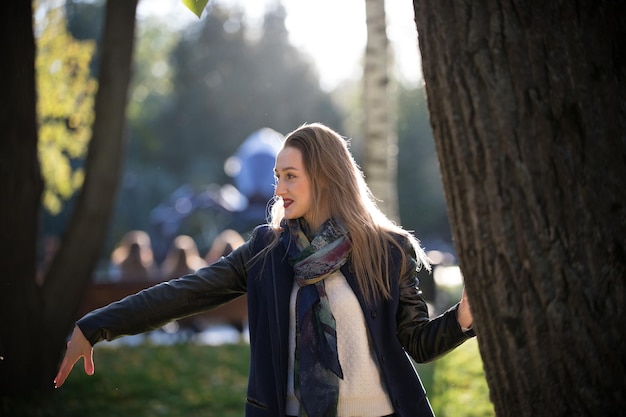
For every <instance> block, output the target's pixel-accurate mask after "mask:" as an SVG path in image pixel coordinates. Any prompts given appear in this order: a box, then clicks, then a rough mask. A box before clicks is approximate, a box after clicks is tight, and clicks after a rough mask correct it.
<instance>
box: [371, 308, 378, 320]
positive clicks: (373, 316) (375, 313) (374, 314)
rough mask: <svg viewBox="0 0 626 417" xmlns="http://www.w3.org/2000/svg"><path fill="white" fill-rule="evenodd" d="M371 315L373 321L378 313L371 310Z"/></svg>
mask: <svg viewBox="0 0 626 417" xmlns="http://www.w3.org/2000/svg"><path fill="white" fill-rule="evenodd" d="M371 315H372V318H374V319H375V318H376V316H378V312H377V311H376V310H372V313H371Z"/></svg>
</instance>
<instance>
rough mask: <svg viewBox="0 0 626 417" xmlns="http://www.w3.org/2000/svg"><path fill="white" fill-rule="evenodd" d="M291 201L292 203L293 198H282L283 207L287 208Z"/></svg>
mask: <svg viewBox="0 0 626 417" xmlns="http://www.w3.org/2000/svg"><path fill="white" fill-rule="evenodd" d="M291 203H293V200H290V199H283V207H284V208H287V207H289V206H290V205H291Z"/></svg>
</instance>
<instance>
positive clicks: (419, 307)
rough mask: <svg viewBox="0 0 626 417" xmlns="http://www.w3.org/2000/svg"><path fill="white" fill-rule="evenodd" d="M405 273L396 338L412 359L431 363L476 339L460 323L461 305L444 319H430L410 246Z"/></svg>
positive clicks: (401, 281) (446, 313)
mask: <svg viewBox="0 0 626 417" xmlns="http://www.w3.org/2000/svg"><path fill="white" fill-rule="evenodd" d="M406 246H407V249H405V253H406V265H405V268H404V270H405V272H404V273H403V275H402V276H401V277H400V280H399V287H400V295H399V303H398V310H397V313H396V320H397V323H398V325H397V330H396V334H397V336H398V339H399V340H400V343H401V344H402V346H403V347H404V349H405V350H406V351H407V352H408V353H409V355H410V356H411V357H412V358H413V359H414V360H415V361H416V362H418V363H423V362H429V361H432V360H434V359H437V358H438V357H440V356H441V355H443V354H445V353H447V352H449V351H451V350H452V349H454V348H456V347H457V346H459V345H460V344H462V343H463V342H464V341H466V340H467V339H469V338H470V337H472V336H474V335H475V334H474V332H473V331H468V332H463V331H462V330H461V326H460V325H459V323H458V321H457V308H458V304H456V305H454V306H453V307H451V308H450V309H449V310H448V311H446V312H444V313H443V314H441V315H440V316H437V317H434V318H430V317H429V315H428V307H427V305H426V300H424V298H423V297H422V292H421V290H420V289H419V281H418V279H417V261H416V255H415V250H414V249H413V247H412V246H410V245H408V244H407V245H406Z"/></svg>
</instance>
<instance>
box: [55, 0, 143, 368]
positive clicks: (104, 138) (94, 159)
mask: <svg viewBox="0 0 626 417" xmlns="http://www.w3.org/2000/svg"><path fill="white" fill-rule="evenodd" d="M137 1H138V0H107V6H106V19H105V23H104V29H103V36H102V56H101V58H100V71H99V76H98V92H97V94H96V99H95V104H94V107H95V120H94V125H93V135H92V138H91V141H90V143H89V151H88V154H87V160H86V164H85V169H86V171H85V184H84V186H83V188H82V190H81V193H80V196H79V198H78V201H77V203H76V207H75V209H74V210H75V211H74V213H73V214H72V218H71V221H70V224H69V226H68V229H67V232H66V234H65V236H64V237H63V240H62V244H61V251H60V252H59V253H58V254H57V256H56V257H55V259H54V262H53V263H52V265H51V266H50V270H49V272H48V274H47V275H46V279H45V284H44V319H45V329H46V335H47V340H48V341H49V343H50V345H49V347H48V351H47V352H46V353H45V354H46V355H47V356H46V359H47V361H46V363H45V366H46V372H45V374H46V376H47V375H54V373H55V372H56V368H57V366H58V360H59V359H60V357H61V356H62V355H61V353H62V352H63V349H64V347H65V337H66V335H67V334H68V333H69V332H70V331H71V329H72V327H73V325H74V321H75V319H76V313H77V311H78V308H79V307H80V303H81V301H82V298H83V295H84V293H85V290H86V288H87V285H88V284H89V282H90V280H91V273H92V271H93V269H94V267H95V265H96V262H97V260H98V257H99V256H100V251H101V248H102V244H103V242H104V239H105V235H106V231H107V228H108V225H109V220H110V217H111V214H112V213H113V208H114V203H115V196H116V192H117V188H118V184H119V178H120V175H121V171H122V162H123V154H124V148H125V143H126V141H125V132H124V127H125V122H126V104H127V96H128V86H129V84H130V78H131V64H132V53H133V45H134V37H135V12H136V8H137Z"/></svg>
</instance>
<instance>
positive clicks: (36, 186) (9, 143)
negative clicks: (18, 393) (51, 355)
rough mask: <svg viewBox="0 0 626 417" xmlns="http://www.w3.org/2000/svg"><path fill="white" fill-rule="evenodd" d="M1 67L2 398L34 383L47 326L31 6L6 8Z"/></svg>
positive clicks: (7, 5)
mask: <svg viewBox="0 0 626 417" xmlns="http://www.w3.org/2000/svg"><path fill="white" fill-rule="evenodd" d="M1 10H2V13H0V16H2V17H0V21H1V22H2V24H0V31H1V33H2V35H1V38H2V39H3V40H4V42H3V43H4V49H3V52H2V55H3V58H2V64H1V65H0V89H1V92H0V126H2V139H1V140H0V172H1V175H0V196H2V204H0V250H1V251H2V253H1V254H0V270H1V271H2V274H0V393H5V392H9V389H10V387H12V386H14V385H19V386H22V387H23V386H26V385H27V383H28V380H29V379H30V378H32V373H31V372H34V371H36V369H37V363H34V362H35V361H34V360H32V359H33V358H34V357H35V356H36V350H37V349H38V348H39V346H40V345H42V344H43V343H41V341H40V340H38V342H37V343H28V342H27V341H32V340H33V335H34V336H35V337H36V336H37V329H41V322H40V320H41V309H40V303H39V293H38V288H37V286H36V285H35V265H36V246H37V245H36V242H37V230H38V213H39V206H40V201H41V193H42V191H43V180H42V178H41V174H40V172H39V159H38V158H37V114H36V111H35V40H34V36H33V24H32V16H33V14H32V8H31V2H30V1H10V2H6V3H4V4H3V5H2V7H1Z"/></svg>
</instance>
